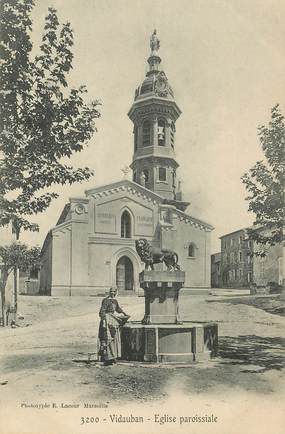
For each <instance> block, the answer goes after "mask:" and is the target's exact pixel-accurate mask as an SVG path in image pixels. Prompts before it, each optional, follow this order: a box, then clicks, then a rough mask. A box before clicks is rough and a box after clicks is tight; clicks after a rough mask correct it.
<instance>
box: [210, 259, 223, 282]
mask: <svg viewBox="0 0 285 434" xmlns="http://www.w3.org/2000/svg"><path fill="white" fill-rule="evenodd" d="M220 286H221V253H214V254H212V255H211V288H219V287H220Z"/></svg>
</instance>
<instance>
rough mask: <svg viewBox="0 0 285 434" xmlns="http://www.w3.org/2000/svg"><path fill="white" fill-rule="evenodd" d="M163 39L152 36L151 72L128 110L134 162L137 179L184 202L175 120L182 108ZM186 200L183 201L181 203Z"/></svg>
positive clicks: (137, 91) (170, 197) (173, 200)
mask: <svg viewBox="0 0 285 434" xmlns="http://www.w3.org/2000/svg"><path fill="white" fill-rule="evenodd" d="M159 47H160V41H159V40H158V38H157V34H156V30H154V32H153V34H152V36H151V38H150V50H151V52H150V56H149V58H148V60H147V61H148V65H149V66H148V72H147V74H146V77H145V79H144V81H143V83H142V84H141V86H139V87H138V88H137V89H136V92H135V99H134V103H133V105H132V107H131V109H130V111H129V113H128V116H129V118H130V119H131V120H132V122H133V124H134V129H133V133H134V154H133V161H132V164H131V165H130V167H131V169H132V170H133V181H135V182H136V183H138V184H141V185H143V186H144V187H146V188H148V189H149V190H152V191H154V192H155V193H157V194H159V195H160V196H162V197H164V198H165V200H166V201H169V202H176V201H181V199H182V198H181V192H179V191H177V180H176V170H177V168H178V166H179V165H178V163H177V161H176V159H175V123H176V120H177V119H178V117H179V116H180V114H181V111H180V109H179V107H178V105H177V104H176V102H175V100H174V94H173V91H172V89H171V86H170V85H169V82H168V79H167V77H166V75H165V73H164V71H162V69H161V65H160V63H161V58H160V56H159V53H158V51H159ZM181 203H182V202H181Z"/></svg>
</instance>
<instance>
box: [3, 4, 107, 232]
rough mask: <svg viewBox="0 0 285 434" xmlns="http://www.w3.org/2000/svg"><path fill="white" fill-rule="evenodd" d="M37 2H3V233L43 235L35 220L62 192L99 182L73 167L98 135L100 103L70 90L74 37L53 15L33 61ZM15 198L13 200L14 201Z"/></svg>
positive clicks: (51, 12) (53, 13)
mask: <svg viewBox="0 0 285 434" xmlns="http://www.w3.org/2000/svg"><path fill="white" fill-rule="evenodd" d="M33 7H34V0H0V16H1V33H0V55H1V59H2V62H1V65H0V80H1V92H0V108H1V113H0V119H1V120H0V179H1V181H0V209H1V213H0V225H6V224H7V223H9V222H13V224H14V227H15V228H16V231H19V230H20V228H24V229H29V230H38V226H37V225H36V224H34V223H31V222H30V217H31V216H32V215H34V214H37V213H38V212H42V211H44V210H45V209H46V208H47V207H48V206H49V205H50V202H51V200H52V199H54V198H57V197H58V194H57V193H55V192H54V191H51V189H50V187H51V186H53V185H55V184H62V185H63V184H66V183H69V184H72V183H74V182H81V181H83V180H86V179H88V178H89V177H90V176H92V174H93V172H92V170H91V169H89V168H88V167H84V168H79V169H75V168H73V167H72V166H71V165H68V164H66V162H65V161H66V159H68V158H70V157H71V156H72V155H73V154H74V153H76V152H80V151H81V150H82V149H83V147H84V146H85V145H86V144H87V143H88V141H89V140H90V139H91V137H92V136H93V133H94V132H95V131H96V126H95V119H96V118H98V117H99V116H100V113H99V111H98V104H99V102H98V101H91V102H89V103H86V102H85V94H86V93H87V90H86V88H85V87H84V86H80V87H78V88H74V87H70V86H69V84H68V80H67V77H68V74H69V73H70V71H71V68H72V60H73V54H72V46H73V31H72V28H71V25H70V23H66V24H60V23H59V20H58V17H57V12H56V10H55V9H53V8H49V9H48V14H47V16H46V18H45V25H44V29H43V36H42V41H41V45H40V47H38V50H37V51H38V54H37V55H33V54H32V48H33V44H32V39H31V32H32V20H31V12H32V9H33ZM11 193H12V194H11Z"/></svg>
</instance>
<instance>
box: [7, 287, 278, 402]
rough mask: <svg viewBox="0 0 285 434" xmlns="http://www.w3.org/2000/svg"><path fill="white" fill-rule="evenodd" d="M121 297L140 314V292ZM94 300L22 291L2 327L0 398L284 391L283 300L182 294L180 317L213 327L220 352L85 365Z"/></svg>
mask: <svg viewBox="0 0 285 434" xmlns="http://www.w3.org/2000/svg"><path fill="white" fill-rule="evenodd" d="M119 302H120V304H121V305H122V306H123V308H124V310H125V311H126V312H128V313H129V314H131V319H133V320H140V319H141V318H142V316H143V310H144V299H143V298H136V297H122V298H121V299H120V298H119ZM100 303H101V299H100V298H97V297H71V298H69V297H62V298H55V297H31V296H20V299H19V312H20V313H21V314H22V315H23V316H24V319H23V320H21V321H19V324H20V327H17V328H15V329H12V328H8V327H7V328H1V329H0V340H1V354H0V356H1V360H0V361H1V364H0V365H1V368H0V383H1V385H0V391H1V392H2V394H1V395H2V397H3V393H4V397H5V400H7V401H9V400H18V401H21V402H29V401H31V400H33V402H34V401H35V399H37V400H55V399H56V400H57V401H58V400H62V401H63V402H69V403H71V402H101V403H107V404H108V403H110V402H115V403H116V402H122V401H125V402H134V401H135V402H154V401H156V400H163V399H167V398H168V397H170V395H171V394H172V393H173V390H175V391H178V392H179V393H182V394H186V395H191V396H201V395H205V394H215V395H216V396H221V397H223V396H225V394H227V393H229V392H230V393H231V394H234V393H235V392H236V393H241V392H242V393H248V394H251V393H254V394H262V395H272V396H273V395H275V394H278V395H279V394H282V395H283V394H284V390H285V388H284V369H285V359H284V347H285V340H284V339H283V336H284V329H285V328H284V326H285V318H284V317H283V316H282V314H284V302H282V301H281V300H279V298H278V297H276V296H275V297H269V298H268V297H267V298H257V297H246V296H244V297H243V296H241V297H238V298H236V297H235V298H229V299H227V298H223V299H221V298H220V297H217V299H215V297H210V296H203V295H201V296H188V297H187V296H183V297H181V299H180V311H181V313H182V317H183V318H184V319H187V320H191V321H215V322H217V323H218V325H219V355H218V357H217V358H216V359H213V360H211V361H210V362H207V363H206V362H202V363H197V364H192V365H188V366H186V367H183V366H169V365H165V366H163V365H156V366H154V365H151V366H148V365H143V364H139V363H129V364H127V363H120V364H118V365H117V366H114V367H102V366H101V364H98V363H94V362H91V363H90V364H87V363H86V361H87V353H88V352H92V351H95V348H96V342H97V330H98V324H99V321H98V311H99V307H100ZM264 309H265V310H264ZM270 309H271V310H272V309H273V310H274V313H271V312H270ZM266 310H269V311H266Z"/></svg>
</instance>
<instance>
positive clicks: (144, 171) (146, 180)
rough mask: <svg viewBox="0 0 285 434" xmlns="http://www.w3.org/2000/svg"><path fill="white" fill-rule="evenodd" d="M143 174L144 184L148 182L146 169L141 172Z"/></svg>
mask: <svg viewBox="0 0 285 434" xmlns="http://www.w3.org/2000/svg"><path fill="white" fill-rule="evenodd" d="M143 174H144V177H145V183H147V182H148V181H149V171H148V170H147V169H145V170H143Z"/></svg>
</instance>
